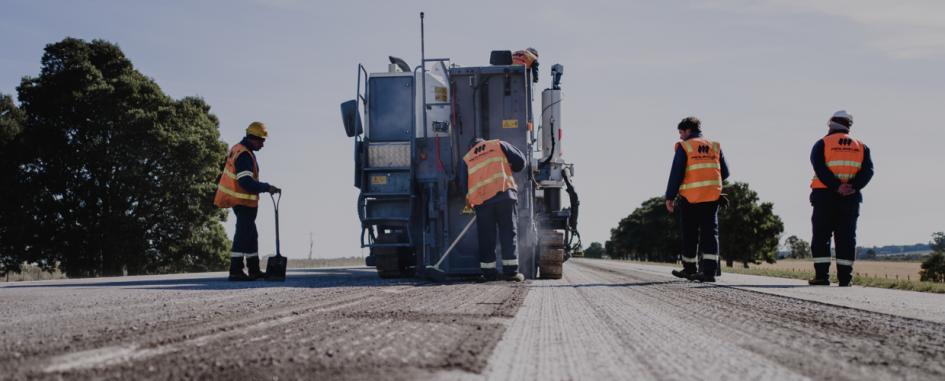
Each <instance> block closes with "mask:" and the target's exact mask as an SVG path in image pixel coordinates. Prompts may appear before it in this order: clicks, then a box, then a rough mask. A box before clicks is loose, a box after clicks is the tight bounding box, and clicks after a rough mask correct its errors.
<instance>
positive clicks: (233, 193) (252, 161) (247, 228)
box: [213, 122, 281, 281]
mask: <svg viewBox="0 0 945 381" xmlns="http://www.w3.org/2000/svg"><path fill="white" fill-rule="evenodd" d="M268 136H269V132H268V131H267V129H266V125H265V124H263V123H262V122H252V123H250V125H249V127H247V128H246V137H244V138H243V140H242V141H240V142H239V143H237V144H236V145H234V146H233V148H230V153H229V154H228V155H227V157H226V166H225V167H224V168H223V174H222V175H221V176H220V183H219V184H218V185H217V194H216V196H215V197H214V199H213V203H214V204H215V205H216V206H217V207H218V208H233V213H234V214H236V233H235V234H233V248H232V250H231V251H230V276H229V280H231V281H249V280H256V279H262V278H265V274H263V272H262V271H260V269H259V242H258V240H257V238H258V233H257V232H256V211H257V207H258V206H259V194H260V193H264V192H269V193H280V192H281V190H280V189H279V188H277V187H275V186H273V185H269V184H267V183H264V182H260V181H259V164H258V163H257V162H256V155H255V154H253V152H254V151H259V150H261V149H262V148H263V145H265V143H266V138H267V137H268ZM243 259H245V260H246V267H247V268H248V269H249V275H247V274H246V273H245V272H243Z"/></svg>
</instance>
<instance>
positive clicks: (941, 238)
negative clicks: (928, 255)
mask: <svg viewBox="0 0 945 381" xmlns="http://www.w3.org/2000/svg"><path fill="white" fill-rule="evenodd" d="M929 246H931V247H932V251H934V252H936V253H945V232H935V233H932V241H931V242H929Z"/></svg>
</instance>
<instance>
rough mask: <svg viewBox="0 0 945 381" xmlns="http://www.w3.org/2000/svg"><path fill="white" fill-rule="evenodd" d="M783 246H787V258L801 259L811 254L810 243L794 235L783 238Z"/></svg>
mask: <svg viewBox="0 0 945 381" xmlns="http://www.w3.org/2000/svg"><path fill="white" fill-rule="evenodd" d="M784 246H787V249H788V252H789V254H788V258H793V259H803V258H810V257H811V256H812V254H811V251H810V244H809V243H807V241H805V240H803V239H800V238H798V237H797V236H796V235H792V236H790V237H787V239H785V240H784Z"/></svg>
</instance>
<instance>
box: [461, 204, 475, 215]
mask: <svg viewBox="0 0 945 381" xmlns="http://www.w3.org/2000/svg"><path fill="white" fill-rule="evenodd" d="M474 213H476V211H475V210H473V207H472V205H469V203H468V202H467V203H466V206H465V207H463V214H474Z"/></svg>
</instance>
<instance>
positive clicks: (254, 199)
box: [213, 143, 259, 208]
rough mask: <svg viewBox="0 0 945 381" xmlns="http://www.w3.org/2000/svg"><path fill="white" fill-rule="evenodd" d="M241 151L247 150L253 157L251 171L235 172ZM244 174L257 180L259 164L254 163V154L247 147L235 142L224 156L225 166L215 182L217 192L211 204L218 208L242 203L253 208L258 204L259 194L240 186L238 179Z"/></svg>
mask: <svg viewBox="0 0 945 381" xmlns="http://www.w3.org/2000/svg"><path fill="white" fill-rule="evenodd" d="M243 152H249V155H250V156H251V157H252V158H253V172H252V173H250V172H249V171H243V172H240V173H236V158H237V157H239V156H240V154H242V153H243ZM245 176H252V177H253V179H255V180H257V181H258V180H259V166H258V165H257V164H256V155H254V154H253V151H251V150H250V149H249V148H246V146H244V145H242V144H239V143H237V144H236V145H234V146H233V148H230V153H229V155H228V156H227V158H226V166H224V167H223V174H222V175H220V183H219V184H217V194H216V196H215V197H214V198H213V204H214V205H216V206H217V207H218V208H232V207H233V206H236V205H243V206H248V207H252V208H255V207H257V206H259V195H256V194H253V193H250V192H248V191H246V189H243V187H241V186H240V183H239V181H238V180H239V179H240V178H241V177H245Z"/></svg>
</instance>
